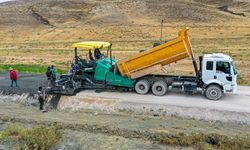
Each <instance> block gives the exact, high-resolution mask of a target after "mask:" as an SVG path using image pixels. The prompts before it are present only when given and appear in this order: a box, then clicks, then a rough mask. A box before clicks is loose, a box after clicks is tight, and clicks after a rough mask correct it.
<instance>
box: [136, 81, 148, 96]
mask: <svg viewBox="0 0 250 150" xmlns="http://www.w3.org/2000/svg"><path fill="white" fill-rule="evenodd" d="M149 88H150V84H149V82H148V80H139V81H138V82H137V83H136V84H135V91H136V93H138V94H147V93H148V91H149Z"/></svg>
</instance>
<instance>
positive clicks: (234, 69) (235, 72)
mask: <svg viewBox="0 0 250 150" xmlns="http://www.w3.org/2000/svg"><path fill="white" fill-rule="evenodd" d="M230 64H231V66H232V67H233V72H234V75H236V74H237V71H236V68H235V66H234V63H233V62H232V61H231V62H230Z"/></svg>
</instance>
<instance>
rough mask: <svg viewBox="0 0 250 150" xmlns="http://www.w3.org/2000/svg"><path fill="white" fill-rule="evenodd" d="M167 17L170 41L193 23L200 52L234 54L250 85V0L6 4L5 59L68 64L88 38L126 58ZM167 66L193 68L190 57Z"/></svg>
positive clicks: (1, 42) (1, 59) (1, 12)
mask: <svg viewBox="0 0 250 150" xmlns="http://www.w3.org/2000/svg"><path fill="white" fill-rule="evenodd" d="M162 19H164V31H163V33H164V34H163V37H164V39H165V40H170V39H173V38H174V37H176V36H177V33H178V31H179V30H180V29H181V28H183V27H184V26H189V27H190V32H189V33H190V37H191V39H192V41H191V42H192V45H193V47H194V50H195V52H196V54H199V53H210V52H223V53H226V54H230V55H231V56H232V57H233V58H234V60H235V62H236V65H237V68H238V72H239V75H240V76H239V79H240V83H245V84H250V68H249V67H248V66H249V65H250V42H249V41H250V2H249V1H247V0H220V1H217V0H167V1H166V0H143V1H142V0H69V1H68V0H67V1H66V0H17V1H13V2H8V3H1V4H0V28H1V30H0V64H34V65H40V64H43V65H49V64H54V65H56V66H57V67H59V68H62V69H65V68H67V66H68V64H69V62H70V61H71V60H72V56H73V53H72V50H71V48H70V45H71V44H72V43H73V42H78V41H84V40H103V41H111V42H112V43H113V49H114V51H115V55H114V56H115V57H116V58H117V59H122V58H124V57H128V56H131V55H133V54H135V53H137V52H138V51H139V50H141V49H147V48H150V47H151V46H152V43H153V42H154V41H157V40H159V36H160V21H161V20H162ZM82 55H83V56H85V55H86V54H85V53H84V52H83V53H82ZM187 63H189V64H190V65H187ZM177 66H178V67H177ZM168 69H169V71H170V73H176V72H179V71H181V72H182V73H183V74H192V72H193V71H192V70H193V68H192V65H191V62H190V60H188V59H186V60H183V61H180V62H179V63H177V64H174V65H171V66H168ZM183 70H184V71H183Z"/></svg>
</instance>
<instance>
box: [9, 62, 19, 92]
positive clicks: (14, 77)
mask: <svg viewBox="0 0 250 150" xmlns="http://www.w3.org/2000/svg"><path fill="white" fill-rule="evenodd" d="M9 70H10V80H11V85H10V86H11V87H13V83H15V84H16V87H18V85H17V72H16V70H15V69H13V68H12V67H10V68H9Z"/></svg>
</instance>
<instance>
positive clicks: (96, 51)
mask: <svg viewBox="0 0 250 150" xmlns="http://www.w3.org/2000/svg"><path fill="white" fill-rule="evenodd" d="M94 56H95V59H96V60H98V59H100V58H101V57H102V53H101V52H100V50H99V48H96V49H95V51H94Z"/></svg>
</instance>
